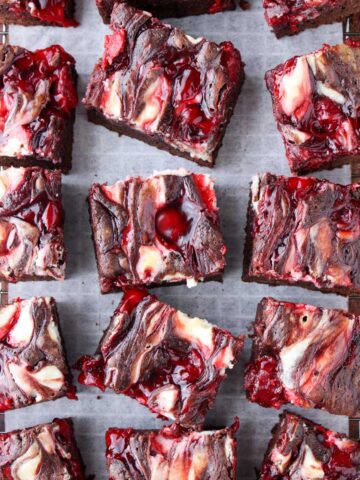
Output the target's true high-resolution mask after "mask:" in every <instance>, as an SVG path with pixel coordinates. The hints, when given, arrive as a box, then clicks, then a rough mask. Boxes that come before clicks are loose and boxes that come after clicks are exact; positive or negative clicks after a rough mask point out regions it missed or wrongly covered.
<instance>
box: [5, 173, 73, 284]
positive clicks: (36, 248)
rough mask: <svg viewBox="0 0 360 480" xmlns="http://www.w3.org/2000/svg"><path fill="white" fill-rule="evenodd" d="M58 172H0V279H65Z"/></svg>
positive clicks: (62, 224)
mask: <svg viewBox="0 0 360 480" xmlns="http://www.w3.org/2000/svg"><path fill="white" fill-rule="evenodd" d="M64 277H65V246H64V212H63V208H62V203H61V173H60V172H59V171H56V170H55V171H49V170H43V169H42V168H39V167H29V168H14V167H11V168H9V169H7V170H3V171H1V172H0V279H3V280H6V281H8V282H17V281H18V280H50V279H56V280H63V279H64Z"/></svg>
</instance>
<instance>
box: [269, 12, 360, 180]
mask: <svg viewBox="0 0 360 480" xmlns="http://www.w3.org/2000/svg"><path fill="white" fill-rule="evenodd" d="M359 8H360V7H359ZM265 78H266V83H267V87H268V89H269V91H270V93H271V95H272V99H273V108H274V115H275V119H276V121H277V124H278V128H279V131H280V132H281V135H282V137H283V140H284V143H285V148H286V155H287V157H288V160H289V164H290V168H291V171H292V172H293V173H305V172H311V171H315V170H320V169H323V168H331V167H333V166H336V165H337V164H341V163H344V162H345V161H346V160H348V159H349V156H359V155H360V116H359V115H360V113H359V112H360V89H359V84H360V43H354V42H348V44H340V45H336V46H334V47H331V46H329V45H324V47H323V48H322V49H320V50H317V51H316V52H314V53H311V54H309V55H303V56H300V57H294V58H291V59H290V60H288V61H287V62H285V63H283V64H282V65H278V66H277V67H276V68H274V69H273V70H270V71H268V72H267V73H266V76H265Z"/></svg>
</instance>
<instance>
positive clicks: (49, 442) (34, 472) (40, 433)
mask: <svg viewBox="0 0 360 480" xmlns="http://www.w3.org/2000/svg"><path fill="white" fill-rule="evenodd" d="M0 474H1V475H0V476H1V478H2V479H14V480H15V479H16V480H35V479H39V480H40V479H44V480H45V479H47V480H50V479H51V480H55V479H57V480H60V479H62V480H67V479H68V480H85V473H84V467H83V463H82V459H81V457H80V452H79V450H78V448H77V446H76V442H75V438H74V432H73V427H72V421H71V420H70V419H59V418H56V419H54V420H53V421H52V423H45V424H43V425H38V426H36V427H32V428H25V429H23V430H15V431H13V432H10V433H0Z"/></svg>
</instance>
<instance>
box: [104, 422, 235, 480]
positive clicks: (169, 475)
mask: <svg viewBox="0 0 360 480" xmlns="http://www.w3.org/2000/svg"><path fill="white" fill-rule="evenodd" d="M237 429H238V420H237V421H236V422H235V423H234V425H233V426H231V427H228V428H224V429H222V430H205V431H197V430H192V429H187V428H184V427H182V426H180V425H176V424H173V425H171V426H166V427H163V428H162V429H161V430H158V431H154V430H134V429H132V428H110V429H109V430H108V431H107V432H106V461H107V466H108V470H109V476H110V478H111V479H112V480H125V479H131V480H144V479H150V478H154V479H155V478H157V479H159V480H160V479H162V480H165V479H175V478H176V479H177V480H189V479H194V480H195V479H196V480H197V479H204V480H205V479H214V480H215V479H216V480H220V479H221V480H235V478H236V438H235V432H236V430H237Z"/></svg>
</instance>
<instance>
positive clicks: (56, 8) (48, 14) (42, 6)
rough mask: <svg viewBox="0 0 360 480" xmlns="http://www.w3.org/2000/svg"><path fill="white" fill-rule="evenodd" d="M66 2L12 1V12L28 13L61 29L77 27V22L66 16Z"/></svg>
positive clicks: (61, 0)
mask: <svg viewBox="0 0 360 480" xmlns="http://www.w3.org/2000/svg"><path fill="white" fill-rule="evenodd" d="M66 3H67V1H66V0H45V1H44V0H32V1H31V2H30V1H29V0H25V1H23V0H17V1H15V2H14V1H12V2H11V5H10V7H9V9H10V10H12V11H13V12H16V13H20V14H21V13H27V14H30V15H31V16H33V17H36V18H38V19H39V20H41V21H42V22H49V23H54V24H55V25H58V26H60V27H77V26H78V25H79V24H78V22H77V21H76V20H74V19H72V18H68V17H67V16H66Z"/></svg>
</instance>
